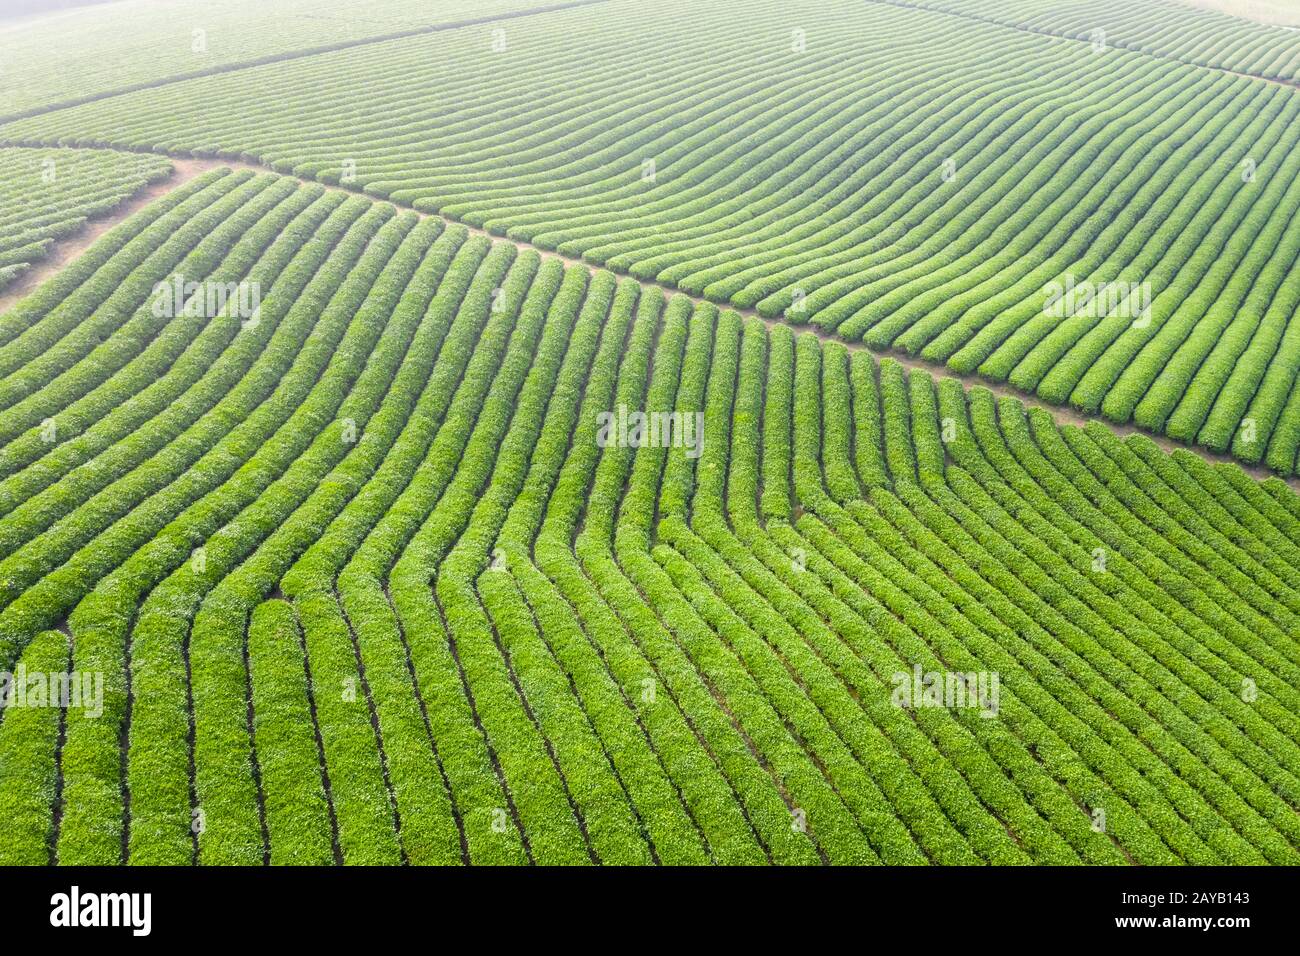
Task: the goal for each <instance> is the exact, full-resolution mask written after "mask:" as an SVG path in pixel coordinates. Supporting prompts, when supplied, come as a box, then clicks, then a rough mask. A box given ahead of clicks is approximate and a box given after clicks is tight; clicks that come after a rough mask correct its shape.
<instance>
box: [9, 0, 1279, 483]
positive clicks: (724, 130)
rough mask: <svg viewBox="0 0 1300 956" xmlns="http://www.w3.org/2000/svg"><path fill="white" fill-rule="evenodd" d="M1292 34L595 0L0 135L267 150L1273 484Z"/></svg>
mask: <svg viewBox="0 0 1300 956" xmlns="http://www.w3.org/2000/svg"><path fill="white" fill-rule="evenodd" d="M1089 24H1092V25H1093V26H1092V27H1089ZM1094 30H1095V31H1098V32H1096V33H1095V35H1094V33H1093V31H1094ZM1297 37H1300V34H1297V33H1295V32H1294V31H1289V30H1285V29H1282V28H1279V27H1272V26H1265V25H1262V24H1251V23H1249V22H1248V21H1244V20H1236V19H1234V18H1231V17H1228V16H1225V15H1223V14H1219V13H1215V12H1212V11H1204V10H1192V9H1188V8H1186V7H1183V6H1179V5H1177V4H1172V3H1169V2H1164V0H1145V2H1140V3H1136V4H1134V3H1123V4H1102V5H1097V4H1091V3H1090V4H1079V5H1075V6H1073V7H1070V6H1066V7H1062V6H1061V5H1059V4H1055V5H1051V6H1050V7H1048V6H1045V5H1043V4H1041V3H1037V2H1033V0H1015V2H1012V0H990V2H979V3H972V2H966V0H933V2H926V3H921V4H917V5H910V4H903V3H893V2H861V0H814V2H809V3H804V4H799V5H798V6H796V7H792V6H791V5H790V4H788V3H785V2H775V0H735V2H732V3H728V4H702V3H700V2H698V0H666V2H664V3H656V4H644V3H640V2H633V0H609V2H602V3H599V4H596V5H595V6H581V7H573V8H569V9H564V10H557V11H552V12H549V13H543V14H538V15H532V16H517V17H515V18H512V19H509V20H508V21H507V20H500V21H494V22H493V23H488V24H483V25H481V26H478V27H473V28H466V29H453V30H442V31H436V32H430V33H421V34H419V35H415V36H410V37H404V38H399V39H393V40H388V41H382V42H373V43H367V44H363V45H360V46H354V47H349V48H348V49H344V50H339V51H337V52H332V53H325V54H321V55H316V56H305V57H295V58H292V59H289V60H285V61H282V62H274V63H269V64H266V65H261V66H253V67H250V68H247V69H240V70H235V71H233V72H227V73H224V74H222V75H220V76H205V77H200V78H196V79H192V80H188V81H183V82H171V83H167V84H165V85H161V86H157V87H154V88H150V89H146V90H141V91H138V92H134V93H129V92H128V93H125V94H123V95H118V96H112V97H109V98H105V99H99V100H97V101H95V102H92V103H88V104H86V105H83V106H79V107H73V108H70V109H61V110H54V111H52V112H45V113H42V114H40V115H36V116H32V117H30V118H27V119H20V120H17V121H15V122H12V123H8V124H4V125H0V141H8V142H11V143H15V144H49V143H59V144H64V145H78V146H103V145H111V146H117V147H125V148H131V149H152V150H163V151H168V152H173V153H182V154H189V153H194V154H198V155H217V156H222V157H230V158H249V159H255V160H256V161H258V162H260V163H263V164H266V165H269V166H271V167H274V168H275V169H277V170H280V171H282V172H294V173H296V174H299V175H303V176H307V177H314V178H318V179H321V180H323V181H326V182H332V183H338V182H342V183H344V184H346V185H349V186H352V187H353V188H358V189H363V190H364V191H365V192H367V193H370V194H372V195H376V196H381V197H386V198H390V199H392V200H394V201H397V202H400V203H403V204H409V205H412V206H414V208H416V209H420V210H423V211H428V212H436V213H439V214H442V215H444V216H447V217H449V218H452V219H456V220H461V221H464V222H467V223H470V224H473V225H476V226H483V227H485V228H487V229H489V230H490V231H492V232H494V233H498V234H501V235H506V236H509V237H511V238H514V239H517V240H523V241H528V242H531V243H534V244H536V245H538V246H541V247H544V248H547V249H557V250H560V251H561V252H563V253H565V254H567V255H571V256H575V257H581V258H583V259H585V260H587V261H588V262H590V263H593V264H597V265H601V266H607V267H609V268H612V269H614V270H616V271H620V272H627V273H630V274H632V275H635V276H638V277H641V278H643V279H653V280H654V281H656V282H657V283H659V284H663V285H667V286H674V287H677V288H679V289H682V290H685V291H687V292H690V293H693V294H697V295H700V296H703V297H705V298H708V299H710V300H712V301H716V302H718V303H725V304H731V305H734V306H738V307H745V308H749V307H752V308H754V309H756V310H757V311H758V312H759V313H760V314H761V315H763V316H765V317H784V318H786V319H787V320H789V321H792V322H794V323H803V322H811V323H813V324H814V325H815V326H817V327H818V328H820V329H822V330H824V331H826V332H830V333H834V334H835V335H836V336H837V337H840V338H843V339H845V340H848V341H865V342H866V344H868V345H869V346H871V347H872V348H874V349H877V350H886V349H896V350H901V351H903V352H906V353H908V354H912V355H917V356H920V357H922V358H923V359H925V360H927V361H929V362H933V363H940V364H946V365H947V366H948V367H949V368H951V369H953V370H954V371H957V372H961V373H977V374H979V375H981V376H983V377H986V378H988V379H991V380H995V381H999V382H1003V381H1005V382H1009V383H1010V384H1012V385H1013V386H1015V387H1016V388H1017V389H1020V390H1023V391H1025V392H1029V393H1035V394H1037V395H1038V396H1040V397H1041V398H1043V399H1045V400H1047V401H1050V402H1054V403H1059V404H1067V403H1068V404H1070V405H1073V406H1074V407H1076V408H1077V409H1079V410H1082V411H1084V412H1086V413H1089V414H1101V415H1103V416H1105V417H1106V418H1108V419H1110V420H1112V421H1115V422H1121V423H1126V422H1130V421H1131V422H1134V423H1136V424H1137V425H1139V426H1140V427H1142V428H1143V429H1146V430H1149V431H1152V432H1155V433H1163V434H1166V435H1169V436H1170V437H1172V438H1174V439H1177V440H1179V441H1181V442H1186V443H1196V444H1200V445H1203V446H1205V447H1207V448H1210V449H1212V450H1215V451H1218V452H1230V453H1231V454H1233V455H1235V456H1237V457H1238V458H1240V459H1242V460H1244V461H1246V462H1249V463H1252V464H1254V463H1261V462H1262V463H1265V464H1266V465H1267V466H1268V467H1270V468H1272V469H1273V470H1275V471H1276V472H1278V473H1281V474H1284V475H1290V474H1293V473H1294V472H1295V471H1296V466H1297V463H1296V440H1295V439H1296V436H1297V435H1300V404H1297V403H1295V402H1292V401H1290V397H1291V396H1292V395H1293V394H1295V389H1294V388H1293V386H1294V384H1295V382H1296V378H1297V372H1298V371H1300V367H1298V366H1297V361H1296V357H1297V355H1300V344H1298V343H1297V341H1296V339H1295V329H1296V322H1295V317H1296V311H1297V308H1298V307H1300V284H1298V283H1300V278H1297V276H1300V271H1297V269H1296V268H1295V262H1296V257H1297V252H1300V226H1297V218H1296V216H1297V212H1298V211H1300V187H1297V182H1298V180H1297V175H1296V174H1297V170H1298V169H1300V167H1298V166H1297V164H1298V163H1300V158H1297V157H1300V149H1297V142H1296V137H1297V130H1300V113H1298V111H1300V106H1297V104H1300V93H1297V91H1296V88H1295V87H1294V86H1292V85H1288V84H1289V83H1290V82H1291V81H1292V80H1294V79H1295V77H1294V68H1295V67H1294V64H1295V62H1297V60H1298V58H1300V39H1297ZM555 76H563V77H565V82H564V83H562V84H561V83H553V82H549V81H548V78H549V77H555ZM1272 78H1281V79H1283V80H1286V81H1287V82H1286V83H1282V82H1272V81H1271V79H1272ZM1063 286H1064V287H1068V288H1071V289H1073V288H1075V287H1076V286H1078V287H1080V288H1083V287H1087V289H1088V292H1087V294H1086V295H1081V297H1079V298H1078V299H1077V300H1076V297H1075V296H1074V295H1070V296H1067V297H1065V299H1064V301H1062V298H1061V296H1060V295H1059V294H1057V295H1053V293H1052V291H1051V290H1052V289H1053V288H1058V289H1059V288H1061V287H1063Z"/></svg>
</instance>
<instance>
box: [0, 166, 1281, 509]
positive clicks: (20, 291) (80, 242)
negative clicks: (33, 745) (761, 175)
mask: <svg viewBox="0 0 1300 956" xmlns="http://www.w3.org/2000/svg"><path fill="white" fill-rule="evenodd" d="M35 145H38V144H28V146H32V147H34V146H35ZM23 148H27V147H23ZM109 151H112V150H109ZM170 159H171V161H172V163H173V164H174V166H175V170H176V171H175V172H174V173H173V175H172V177H171V178H170V179H168V180H166V181H165V182H161V183H156V184H154V185H152V186H150V187H149V188H148V189H147V190H145V191H144V192H142V193H141V194H139V195H137V196H136V197H134V198H133V199H132V200H131V201H130V202H128V203H126V204H123V205H122V206H120V207H119V208H118V209H116V210H114V211H113V213H112V214H111V215H109V216H106V217H104V218H102V219H98V220H96V221H95V222H94V223H93V224H92V225H91V226H90V227H89V228H87V229H84V230H82V231H81V232H79V233H78V234H77V235H76V236H74V237H72V238H70V239H67V240H63V241H61V242H59V243H58V244H56V245H55V247H54V252H53V253H52V254H51V255H50V256H49V257H48V258H47V259H46V260H45V261H43V262H41V263H39V264H38V265H36V266H35V267H34V268H33V269H32V270H31V271H30V272H29V273H28V274H27V275H26V276H24V277H23V278H22V279H20V280H19V281H18V282H17V283H15V286H14V287H13V288H11V289H9V290H7V291H6V292H4V293H3V294H0V313H3V312H5V311H7V310H8V309H10V308H12V307H13V305H14V304H16V303H17V302H18V301H19V300H20V299H21V298H22V297H23V296H24V295H26V294H28V293H29V292H30V291H31V290H33V289H35V288H36V287H37V286H38V285H40V284H41V283H42V282H45V281H46V280H48V279H50V278H52V277H53V276H54V275H56V274H57V273H58V272H59V271H61V270H62V269H63V268H64V267H66V266H67V265H69V264H70V263H72V262H73V261H75V260H76V258H77V257H78V256H80V255H81V254H82V253H84V252H85V251H86V250H87V249H88V248H89V247H90V246H91V245H92V244H93V243H94V241H95V240H96V239H97V238H98V237H99V236H101V235H102V234H103V233H105V232H107V231H108V230H109V229H111V228H112V227H113V226H114V225H116V224H117V223H120V222H122V221H124V220H125V219H127V218H128V217H129V216H130V215H132V214H133V213H134V212H136V211H137V210H139V209H141V208H143V207H144V206H146V205H147V204H148V203H149V202H152V201H153V200H154V199H157V198H159V197H161V196H163V195H165V194H166V193H168V192H171V191H172V190H174V189H177V188H179V187H180V186H182V185H184V184H185V183H188V182H190V181H191V180H193V179H194V178H195V177H197V176H199V175H201V174H203V173H205V172H209V171H211V170H214V169H242V170H249V171H253V172H271V171H272V170H269V169H268V168H267V167H265V166H263V165H261V164H258V163H252V162H248V161H247V160H232V159H212V158H207V157H193V156H177V155H172V156H170ZM277 175H284V174H282V173H277ZM290 178H293V177H290ZM299 181H300V182H303V183H308V182H315V181H314V180H306V179H299ZM325 188H327V189H329V190H332V191H336V192H345V193H348V194H352V195H355V194H356V193H355V191H354V190H349V189H347V188H346V187H343V186H337V185H326V187H325ZM395 205H397V206H398V207H399V208H409V207H403V206H402V204H400V203H395ZM412 211H413V212H415V214H416V215H417V216H419V217H420V218H421V219H429V218H433V219H438V220H439V221H454V220H447V219H446V217H442V216H436V215H434V214H431V213H424V212H419V211H416V210H412ZM458 224H459V225H460V226H461V227H462V228H464V229H465V230H467V232H468V233H469V234H470V235H474V236H479V237H482V238H485V239H487V240H489V241H490V242H492V243H508V244H510V245H513V246H515V247H517V248H519V249H528V250H531V251H533V252H536V253H537V254H538V255H539V256H541V257H542V259H543V260H556V261H559V262H562V263H564V264H565V265H566V266H580V267H582V268H586V269H592V268H598V266H597V265H596V264H594V263H590V262H587V261H585V260H583V259H579V258H575V257H573V256H566V255H564V254H562V253H559V252H556V251H554V250H552V249H547V248H543V247H541V246H537V245H534V244H532V243H530V242H525V241H522V240H517V239H507V238H503V237H501V236H499V235H496V234H494V233H492V232H489V231H488V230H485V229H482V228H480V227H477V226H472V225H469V224H467V223H458ZM615 271H617V270H615ZM637 282H638V284H639V285H640V286H641V288H642V290H649V289H651V288H659V289H660V290H661V291H663V292H665V293H666V294H669V295H674V296H683V297H684V298H686V299H688V300H689V301H691V302H692V303H694V304H695V305H697V306H699V305H703V304H705V303H706V302H707V300H705V299H702V298H700V297H698V296H692V295H689V294H688V293H685V292H681V291H680V290H677V289H673V288H671V287H664V286H658V285H657V284H656V283H653V282H649V281H646V280H642V279H638V280H637ZM727 308H728V310H729V311H734V312H736V313H737V314H739V315H741V316H743V317H745V318H747V319H757V320H758V321H761V322H762V323H763V324H764V325H766V326H767V327H769V328H774V327H776V326H779V325H784V324H786V323H784V322H782V321H781V320H779V319H773V318H771V317H768V316H763V315H760V314H759V313H758V312H757V311H756V310H754V309H747V308H741V307H736V306H727ZM798 328H799V330H800V331H801V332H804V333H811V334H813V335H816V336H817V338H818V339H820V340H822V341H824V342H840V343H842V344H843V345H844V346H845V347H846V348H847V349H848V350H849V351H851V352H858V351H865V352H869V353H870V354H872V355H876V356H882V355H888V356H889V357H890V358H892V359H894V360H895V361H897V362H898V363H899V364H901V365H903V366H904V367H905V368H909V369H917V370H920V371H923V372H927V373H929V374H932V375H934V376H936V377H938V378H946V379H953V380H955V381H958V382H960V383H961V384H962V385H963V387H965V388H975V387H979V388H986V389H988V390H989V391H990V392H992V393H993V394H994V395H997V396H999V397H1008V398H1015V399H1017V400H1019V401H1021V402H1023V403H1024V404H1025V405H1026V406H1027V407H1030V408H1040V409H1043V410H1044V411H1047V412H1049V413H1050V414H1051V415H1052V417H1053V419H1054V420H1055V421H1056V422H1057V423H1059V424H1062V425H1075V426H1079V427H1083V426H1084V425H1087V424H1088V423H1089V422H1091V421H1103V420H1102V419H1101V418H1100V417H1099V416H1090V415H1086V414H1083V413H1081V412H1079V411H1077V410H1075V409H1072V408H1069V407H1067V406H1062V405H1054V404H1051V403H1048V402H1045V401H1043V400H1042V399H1040V398H1038V397H1037V396H1036V395H1034V394H1033V393H1031V392H1025V391H1022V390H1020V389H1017V388H1015V387H1014V386H1011V385H1009V384H1007V383H1006V382H999V381H996V380H993V379H986V378H983V377H982V376H979V375H974V374H970V375H958V374H956V373H954V372H953V371H952V370H951V369H948V368H947V367H945V366H944V365H943V364H942V363H938V362H929V361H926V360H925V359H923V358H918V357H916V356H914V355H909V354H907V353H906V352H903V351H901V350H898V349H890V350H885V351H879V350H874V349H869V348H868V347H867V346H866V345H864V344H863V343H862V342H852V341H844V340H842V339H840V338H839V337H838V336H836V335H835V334H834V333H833V332H828V331H826V330H824V329H822V328H820V327H816V326H806V327H798ZM1104 424H1105V425H1106V427H1107V428H1109V429H1110V430H1111V431H1113V432H1115V433H1116V434H1117V435H1119V436H1121V437H1127V436H1129V435H1144V436H1146V437H1148V438H1150V439H1151V440H1152V441H1153V442H1155V443H1156V444H1157V445H1158V446H1159V447H1160V448H1162V449H1164V450H1165V451H1170V452H1172V451H1174V450H1177V449H1183V450H1186V451H1190V452H1192V453H1194V454H1197V455H1199V456H1201V457H1202V458H1204V459H1205V460H1206V461H1209V462H1214V463H1229V462H1233V463H1235V464H1237V465H1238V466H1239V467H1241V469H1242V470H1243V471H1245V472H1246V473H1247V474H1249V475H1250V476H1251V477H1253V478H1255V479H1258V480H1261V481H1262V480H1264V479H1265V478H1269V477H1274V478H1276V477H1278V476H1276V475H1274V473H1273V472H1271V471H1269V469H1267V468H1264V467H1262V466H1259V465H1249V464H1246V463H1244V462H1240V461H1237V460H1236V459H1234V458H1233V457H1232V456H1230V455H1227V454H1220V453H1216V452H1213V451H1211V450H1209V449H1206V448H1204V447H1201V446H1198V445H1185V444H1183V443H1181V442H1177V441H1174V440H1173V439H1170V438H1168V437H1166V436H1164V435H1160V434H1156V433H1153V432H1150V431H1147V430H1145V429H1142V428H1139V427H1137V426H1135V425H1128V424H1118V423H1115V422H1104ZM1282 480H1285V481H1286V483H1287V484H1288V485H1290V486H1291V487H1292V488H1294V489H1296V490H1297V491H1300V476H1296V475H1291V476H1286V477H1284V478H1282Z"/></svg>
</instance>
